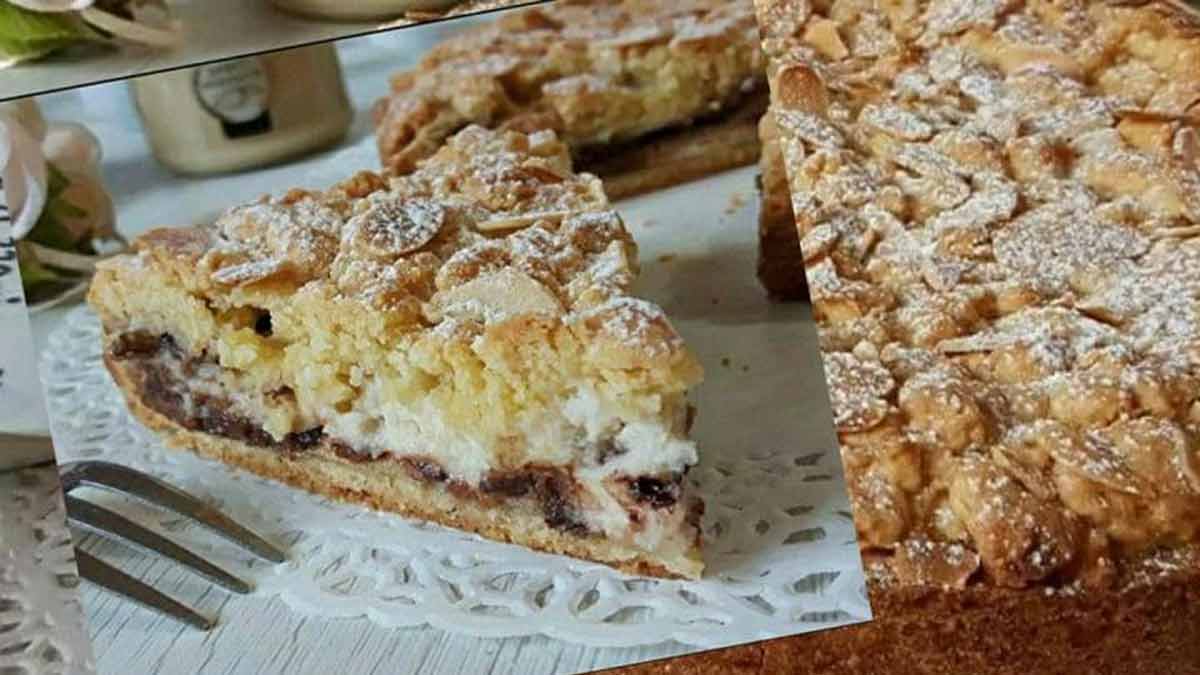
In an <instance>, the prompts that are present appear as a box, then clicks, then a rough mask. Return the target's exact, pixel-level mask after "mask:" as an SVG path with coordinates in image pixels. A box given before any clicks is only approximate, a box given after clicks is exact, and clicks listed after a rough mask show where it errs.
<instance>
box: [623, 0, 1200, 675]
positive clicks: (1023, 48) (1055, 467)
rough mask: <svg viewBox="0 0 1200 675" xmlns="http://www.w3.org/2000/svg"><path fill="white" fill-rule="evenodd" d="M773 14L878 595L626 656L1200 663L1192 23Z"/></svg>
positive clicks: (1195, 52)
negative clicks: (777, 634)
mask: <svg viewBox="0 0 1200 675" xmlns="http://www.w3.org/2000/svg"><path fill="white" fill-rule="evenodd" d="M758 10H759V16H760V22H761V25H762V27H763V34H764V45H765V51H766V53H767V55H768V58H769V59H770V62H771V65H770V75H769V79H770V82H771V85H772V90H773V99H772V100H773V102H774V107H773V110H772V113H771V114H772V115H773V117H774V119H773V121H772V122H771V126H772V127H773V128H774V132H775V133H776V135H777V137H778V144H779V153H780V158H781V161H782V162H783V164H784V165H785V166H786V170H787V174H788V179H789V182H790V185H791V195H792V209H793V212H794V218H795V225H796V228H797V230H798V234H799V236H800V237H801V242H800V248H801V250H802V252H803V261H804V265H805V268H806V272H807V281H808V286H809V289H810V293H811V296H812V303H813V312H814V315H815V317H816V318H817V321H818V325H819V333H820V341H821V349H822V352H823V356H824V360H825V365H826V374H827V377H828V381H829V386H830V397H831V402H832V405H833V409H834V415H835V420H834V421H835V424H836V426H837V430H838V434H839V437H840V441H841V450H842V455H843V459H844V463H845V466H846V470H847V479H848V482H849V486H850V491H851V498H852V503H853V506H854V517H855V522H856V524H857V527H858V532H859V537H860V545H861V547H862V549H863V553H864V560H865V563H866V567H867V572H868V579H869V585H870V590H871V598H872V604H873V607H874V610H875V617H876V618H875V620H874V621H873V622H871V623H868V624H863V625H860V626H856V627H852V628H847V629H842V630H834V631H828V632H824V633H821V634H818V635H812V636H804V637H798V638H794V639H786V640H778V641H773V642H767V643H763V644H760V645H753V646H749V647H744V648H737V649H734V650H729V651H726V652H719V653H716V654H708V655H703V656H699V657H693V658H690V659H684V660H680V661H678V662H673V663H671V664H670V665H667V664H663V665H660V666H647V667H643V668H640V669H634V670H631V672H671V673H691V672H696V673H699V672H705V673H707V672H729V673H737V672H746V673H751V672H753V673H760V672H762V673H766V672H770V673H775V672H788V673H830V672H838V673H891V674H896V675H902V674H907V673H947V674H949V673H955V674H959V673H981V674H982V673H988V674H993V673H1004V674H1009V673H1012V674H1014V675H1015V674H1030V673H1037V674H1038V675H1042V674H1045V673H1139V674H1140V673H1147V674H1151V675H1167V674H1170V675H1176V674H1194V673H1200V554H1198V548H1200V451H1198V448H1200V238H1198V237H1200V19H1198V18H1197V16H1196V14H1195V13H1194V12H1193V11H1191V10H1189V9H1188V7H1187V6H1185V5H1183V4H1181V3H1175V2H1165V1H1164V2H1155V1H1142V2H1132V1H1116V0H1108V1H1101V2H1084V1H1082V0H1025V1H1023V2H1020V1H1014V0H969V1H962V0H935V1H928V2H916V1H904V0H901V1H895V2H883V1H882V0H881V1H878V2H876V1H872V0H837V1H834V2H818V1H814V2H806V1H803V0H759V2H758Z"/></svg>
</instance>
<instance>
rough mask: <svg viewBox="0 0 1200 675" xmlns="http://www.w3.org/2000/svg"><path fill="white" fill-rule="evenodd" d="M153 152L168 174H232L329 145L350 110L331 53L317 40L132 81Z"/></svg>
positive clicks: (338, 137)
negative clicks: (230, 172) (231, 172)
mask: <svg viewBox="0 0 1200 675" xmlns="http://www.w3.org/2000/svg"><path fill="white" fill-rule="evenodd" d="M132 88H133V96H134V102H135V103H136V105H137V108H138V113H139V114H140V116H141V119H142V126H143V127H144V128H145V130H146V135H147V137H148V139H149V141H150V147H151V150H152V151H153V152H154V156H155V157H157V158H158V160H159V161H160V162H162V163H163V164H165V165H166V166H167V167H169V168H170V169H172V170H174V171H178V172H180V173H187V174H207V173H218V172H223V171H237V170H242V169H249V168H253V167H258V166H264V165H267V164H272V163H275V162H279V161H283V160H286V159H290V158H293V157H296V156H299V155H302V154H305V153H308V152H312V151H314V150H318V149H321V148H324V147H327V146H330V145H332V144H334V143H336V142H337V141H339V140H341V139H342V138H343V137H344V136H345V134H346V131H347V130H348V129H349V128H350V122H351V120H352V119H353V117H354V111H353V109H352V108H351V107H350V101H349V98H348V97H347V95H346V86H345V83H344V82H343V81H342V71H341V66H340V64H339V62H338V57H337V50H336V49H335V48H334V47H333V45H331V44H320V45H313V46H309V47H301V48H298V49H289V50H286V51H281V52H273V53H270V54H262V55H259V56H250V57H244V58H239V59H233V60H230V61H221V62H217V63H210V64H205V65H201V66H196V67H194V68H189V69H185V70H178V71H173V72H168V73H161V74H157V75H149V76H146V77H142V78H138V79H136V80H134V81H133V83H132Z"/></svg>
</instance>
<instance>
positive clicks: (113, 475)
mask: <svg viewBox="0 0 1200 675" xmlns="http://www.w3.org/2000/svg"><path fill="white" fill-rule="evenodd" d="M60 475H61V478H62V483H63V492H70V491H71V490H72V489H74V488H75V487H77V486H79V485H89V486H92V487H98V488H103V489H105V490H112V491H114V492H119V493H121V494H125V495H129V496H131V497H136V498H138V499H141V500H143V501H146V502H149V503H151V504H156V505H158V506H161V507H163V508H166V509H170V510H171V511H174V512H175V513H178V514H179V515H181V516H186V517H188V518H191V519H193V520H195V521H196V522H198V523H200V524H201V525H204V526H205V527H207V528H208V529H210V530H212V531H213V532H215V533H217V534H218V535H220V536H222V537H224V538H225V539H227V540H229V541H231V542H233V543H234V544H237V545H238V546H241V547H243V548H245V549H247V550H249V551H250V552H252V553H254V554H255V555H257V556H258V557H260V558H263V559H264V560H269V561H271V562H276V563H281V562H284V561H285V560H287V557H286V556H285V555H284V554H283V552H282V551H280V550H279V549H278V548H276V547H275V546H273V545H271V544H270V543H268V542H267V541H266V540H264V539H263V538H262V537H260V536H258V535H257V534H254V533H253V532H251V531H250V530H248V529H246V528H245V527H242V526H241V525H239V524H238V523H236V522H234V521H233V520H232V519H231V518H229V517H228V516H226V515H225V514H223V513H221V512H220V511H218V510H216V509H214V508H213V507H211V506H209V505H208V504H205V503H204V502H202V501H200V500H199V499H196V498H195V497H193V496H191V495H189V494H187V493H186V492H183V491H182V490H179V489H178V488H176V487H174V486H171V485H169V484H167V483H164V482H163V481H161V480H158V479H157V478H154V477H152V476H148V475H146V474H144V473H141V472H140V471H134V470H133V469H130V468H128V467H124V466H121V465H120V464H113V463H111V462H100V461H83V462H72V463H70V464H67V465H65V466H64V467H62V471H61V474H60Z"/></svg>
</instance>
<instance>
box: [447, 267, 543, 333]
mask: <svg viewBox="0 0 1200 675" xmlns="http://www.w3.org/2000/svg"><path fill="white" fill-rule="evenodd" d="M430 304H431V306H432V308H433V309H434V313H435V315H437V316H438V317H442V316H453V317H470V318H475V319H479V320H482V321H484V322H485V323H494V322H498V321H503V320H505V319H508V318H510V317H514V316H520V315H526V314H541V315H548V316H561V315H562V314H563V307H562V303H560V302H559V300H558V298H557V297H556V296H555V295H554V294H553V293H551V292H550V289H548V288H546V287H545V286H543V285H542V284H541V283H539V282H538V281H537V280H536V279H534V278H533V277H531V276H529V275H527V274H525V273H524V272H520V271H518V270H515V269H513V268H511V267H506V268H504V269H501V270H498V271H496V272H492V273H489V274H485V275H483V276H480V277H476V278H474V279H472V280H470V281H468V282H466V283H464V284H462V285H461V286H455V287H454V288H450V289H448V290H445V291H441V292H439V293H437V294H436V295H435V296H434V297H433V300H432V301H431V303H430Z"/></svg>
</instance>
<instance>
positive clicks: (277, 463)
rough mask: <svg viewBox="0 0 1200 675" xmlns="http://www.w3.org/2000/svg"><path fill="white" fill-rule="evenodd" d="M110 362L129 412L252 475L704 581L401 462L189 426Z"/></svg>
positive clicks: (167, 438) (695, 564) (549, 548)
mask: <svg viewBox="0 0 1200 675" xmlns="http://www.w3.org/2000/svg"><path fill="white" fill-rule="evenodd" d="M104 361H105V365H106V366H107V368H108V371H109V373H111V374H112V377H113V380H114V381H115V382H116V384H117V387H118V388H119V389H121V391H122V393H123V394H124V396H125V400H126V402H127V403H128V407H129V410H130V412H131V413H132V414H133V415H134V417H136V418H137V419H138V420H139V421H140V422H141V423H142V424H144V425H146V426H147V427H148V428H150V429H152V430H154V431H155V432H157V433H158V434H159V436H160V438H162V439H163V441H164V442H165V443H166V444H167V445H168V446H170V447H173V448H178V449H183V450H190V451H192V452H194V453H196V454H197V455H200V456H201V457H206V458H208V459H213V460H217V461H219V462H222V463H224V464H228V465H231V466H236V467H238V468H241V469H245V470H247V471H250V472H252V473H255V474H258V475H260V476H263V477H264V478H269V479H271V480H275V481H279V482H281V483H285V484H287V485H290V486H293V487H297V488H301V489H303V490H307V491H309V492H313V493H316V494H320V495H323V496H326V497H330V498H333V499H337V500H339V501H343V502H349V503H352V504H358V505H362V506H369V507H371V508H374V509H378V510H382V511H392V512H395V513H399V514H402V515H404V516H408V517H412V518H419V519H421V520H427V521H430V522H434V523H438V524H440V525H445V526H447V527H453V528H456V529H459V530H466V531H469V532H475V533H477V534H480V535H482V536H484V537H487V538H488V539H494V540H498V541H503V542H509V543H513V544H518V545H521V546H526V547H529V548H532V549H536V550H539V551H545V552H547V553H558V554H562V555H567V556H571V557H574V558H582V559H585V560H593V561H596V562H601V563H604V564H606V565H609V566H611V567H614V568H616V569H618V570H620V571H622V572H626V573H628V574H633V575H639V576H652V577H665V578H698V577H699V576H700V572H701V570H702V569H703V564H702V562H701V561H700V560H693V559H690V558H682V557H681V558H679V559H675V560H664V559H660V558H656V557H653V556H651V555H648V554H647V553H646V552H645V551H642V550H638V549H635V548H632V547H628V546H623V545H620V544H616V543H613V542H611V541H608V540H605V539H603V538H600V537H590V538H583V537H576V536H572V535H570V534H567V533H563V532H560V531H558V530H555V529H553V528H551V527H549V526H548V525H546V523H545V520H544V518H543V516H542V514H541V513H540V512H538V511H537V510H536V509H533V508H529V507H528V505H527V504H526V503H525V502H524V501H523V500H514V501H512V502H511V503H509V504H504V505H500V506H488V505H484V504H481V503H479V502H477V501H474V500H472V499H464V498H459V497H457V496H455V495H453V494H451V493H450V492H449V491H447V490H446V489H444V488H442V487H440V486H438V485H431V484H428V483H424V482H421V481H417V480H414V479H413V478H412V477H410V476H409V475H408V474H407V473H406V472H405V471H404V469H403V467H402V466H401V465H400V464H399V463H396V462H371V463H363V464H359V463H355V462H352V461H349V460H347V459H343V458H341V457H338V456H337V455H335V454H333V453H330V452H327V451H313V452H308V453H304V454H301V455H297V456H288V455H285V454H282V453H280V452H277V451H275V450H272V449H267V448H257V447H254V446H252V445H248V444H246V443H243V442H241V441H236V440H232V439H227V438H221V437H219V436H214V435H211V434H206V433H201V432H196V431H191V430H189V429H186V428H184V427H182V426H180V425H179V424H177V423H175V422H174V421H172V420H170V419H168V418H167V417H165V416H164V415H162V414H160V413H159V412H157V411H155V410H154V409H152V408H151V407H149V406H148V405H146V404H145V403H144V402H143V401H142V400H141V398H140V395H139V393H138V387H137V384H136V383H137V378H136V377H135V376H134V375H133V374H132V373H131V372H130V371H129V370H128V369H127V368H125V367H124V366H123V365H122V363H121V362H120V361H118V360H116V359H113V358H111V357H109V356H108V355H106V356H105V359H104Z"/></svg>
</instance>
